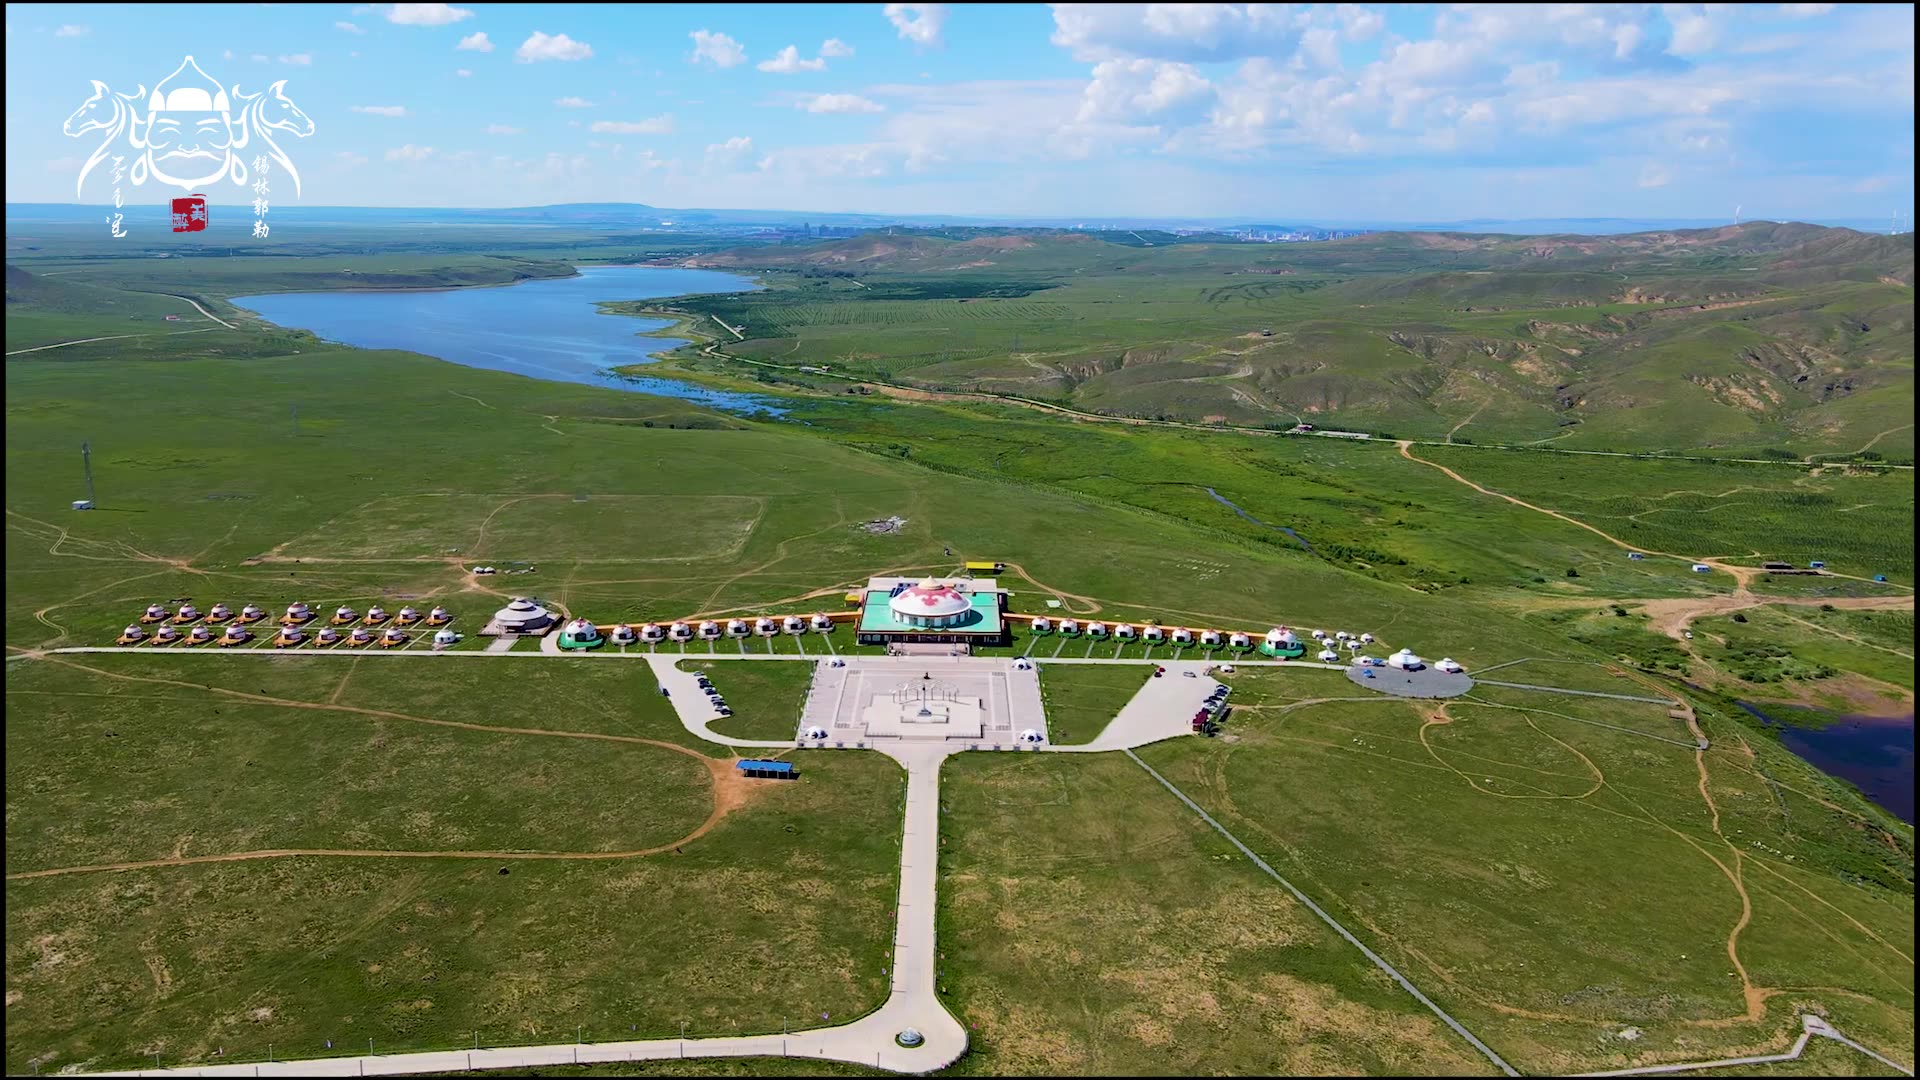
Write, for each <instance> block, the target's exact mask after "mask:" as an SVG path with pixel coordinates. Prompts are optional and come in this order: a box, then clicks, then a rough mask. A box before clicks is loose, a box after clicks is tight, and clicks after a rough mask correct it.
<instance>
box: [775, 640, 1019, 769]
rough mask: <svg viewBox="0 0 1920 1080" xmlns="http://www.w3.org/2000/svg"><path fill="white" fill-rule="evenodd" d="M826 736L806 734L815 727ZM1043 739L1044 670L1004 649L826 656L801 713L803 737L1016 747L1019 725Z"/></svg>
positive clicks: (821, 742) (822, 742)
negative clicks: (837, 661)
mask: <svg viewBox="0 0 1920 1080" xmlns="http://www.w3.org/2000/svg"><path fill="white" fill-rule="evenodd" d="M816 730H817V731H824V732H826V737H825V738H819V737H815V738H812V739H809V738H807V733H808V732H809V731H816ZM1023 731H1037V732H1039V733H1040V736H1041V740H1042V741H1043V742H1044V740H1045V738H1046V731H1047V719H1046V712H1045V710H1044V709H1043V708H1042V707H1041V704H1040V674H1039V672H1038V671H1037V670H1036V669H1035V668H1033V667H1032V666H1030V665H1029V666H1017V665H1016V663H1015V661H1013V660H1011V659H1008V658H1005V657H947V656H941V657H934V656H919V657H916V656H887V657H852V658H848V659H847V660H846V662H845V665H844V666H841V667H835V666H833V665H832V664H827V663H823V664H820V665H819V666H818V667H816V668H815V671H814V676H813V685H812V687H811V689H810V690H809V691H808V694H807V703H806V708H805V709H804V711H803V712H802V714H801V718H800V726H799V729H798V730H797V731H796V732H795V733H794V735H795V739H796V741H798V742H801V743H804V744H806V745H809V746H855V747H857V746H878V745H883V744H888V743H893V742H898V741H910V742H922V741H927V742H938V743H942V744H947V745H953V746H956V747H962V748H974V747H978V748H980V749H990V748H1010V747H1014V746H1017V745H1021V743H1020V733H1021V732H1023Z"/></svg>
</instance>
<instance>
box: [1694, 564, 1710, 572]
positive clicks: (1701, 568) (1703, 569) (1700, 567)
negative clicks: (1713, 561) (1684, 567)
mask: <svg viewBox="0 0 1920 1080" xmlns="http://www.w3.org/2000/svg"><path fill="white" fill-rule="evenodd" d="M1693 572H1694V573H1696V574H1711V573H1713V567H1711V566H1708V565H1707V564H1706V563H1703V562H1697V563H1694V564H1693Z"/></svg>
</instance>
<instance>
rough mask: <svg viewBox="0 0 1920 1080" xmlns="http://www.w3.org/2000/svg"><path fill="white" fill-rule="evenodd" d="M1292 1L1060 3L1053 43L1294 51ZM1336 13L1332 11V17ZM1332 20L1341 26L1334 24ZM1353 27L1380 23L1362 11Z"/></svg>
mask: <svg viewBox="0 0 1920 1080" xmlns="http://www.w3.org/2000/svg"><path fill="white" fill-rule="evenodd" d="M1291 8H1292V5H1288V4H1055V5H1053V38H1052V40H1053V43H1054V44H1055V45H1058V46H1060V47H1061V48H1063V49H1070V50H1072V52H1073V56H1074V59H1076V60H1088V61H1095V60H1112V59H1118V58H1124V57H1153V58H1158V59H1162V60H1186V61H1199V60H1231V59H1236V58H1239V57H1246V56H1269V57H1271V56H1281V55H1285V54H1287V53H1289V52H1291V51H1292V50H1293V47H1294V45H1295V43H1296V40H1297V38H1298V33H1299V31H1300V30H1302V29H1304V28H1305V27H1306V25H1307V22H1306V18H1307V17H1306V15H1305V14H1304V13H1295V12H1293V11H1292V10H1291ZM1331 14H1333V13H1331V12H1330V13H1329V16H1331ZM1329 25H1338V24H1337V23H1329ZM1346 25H1347V26H1350V27H1351V26H1355V25H1357V26H1358V28H1359V30H1360V32H1362V33H1368V34H1371V33H1374V32H1377V31H1378V27H1377V26H1374V25H1373V24H1372V21H1371V20H1368V19H1366V18H1364V17H1362V16H1360V15H1359V14H1357V13H1356V14H1353V15H1349V16H1348V19H1347V23H1346Z"/></svg>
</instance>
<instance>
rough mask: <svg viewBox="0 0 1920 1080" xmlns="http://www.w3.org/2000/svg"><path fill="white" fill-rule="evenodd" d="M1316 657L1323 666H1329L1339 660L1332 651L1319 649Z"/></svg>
mask: <svg viewBox="0 0 1920 1080" xmlns="http://www.w3.org/2000/svg"><path fill="white" fill-rule="evenodd" d="M1318 655H1319V658H1320V662H1321V663H1323V664H1331V663H1333V662H1334V661H1335V660H1338V659H1340V654H1339V653H1337V652H1334V651H1333V650H1332V649H1321V650H1320V652H1319V654H1318Z"/></svg>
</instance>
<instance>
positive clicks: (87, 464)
mask: <svg viewBox="0 0 1920 1080" xmlns="http://www.w3.org/2000/svg"><path fill="white" fill-rule="evenodd" d="M80 467H81V468H82V469H84V470H85V471H86V474H87V501H88V502H92V501H93V448H92V447H91V446H89V445H88V444H86V443H81V444H80Z"/></svg>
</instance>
